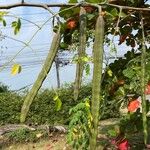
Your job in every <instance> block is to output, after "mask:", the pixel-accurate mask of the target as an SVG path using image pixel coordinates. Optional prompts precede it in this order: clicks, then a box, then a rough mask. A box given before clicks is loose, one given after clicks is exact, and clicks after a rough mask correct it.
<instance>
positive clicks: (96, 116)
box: [90, 15, 104, 150]
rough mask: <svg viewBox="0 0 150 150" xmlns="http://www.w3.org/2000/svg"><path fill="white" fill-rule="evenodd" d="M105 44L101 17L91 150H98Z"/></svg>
mask: <svg viewBox="0 0 150 150" xmlns="http://www.w3.org/2000/svg"><path fill="white" fill-rule="evenodd" d="M103 42H104V19H103V16H101V15H99V17H98V18H97V22H96V28H95V41H94V47H93V63H94V69H93V82H92V103H91V114H92V119H93V120H92V127H91V135H90V150H96V139H97V134H98V121H99V108H100V100H101V96H100V94H101V80H102V67H103V51H104V50H103Z"/></svg>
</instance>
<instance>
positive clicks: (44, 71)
mask: <svg viewBox="0 0 150 150" xmlns="http://www.w3.org/2000/svg"><path fill="white" fill-rule="evenodd" d="M60 36H61V35H60V29H58V31H57V33H56V34H55V35H54V37H53V40H52V43H51V47H50V50H49V53H48V55H47V57H46V60H45V63H44V65H43V67H42V70H41V72H40V73H39V75H38V77H37V79H36V81H35V82H34V84H33V87H32V88H31V90H30V91H29V93H28V94H27V96H26V98H25V100H24V103H23V106H22V109H21V116H20V122H24V121H25V119H26V116H27V113H28V111H29V108H30V105H31V103H32V101H33V100H34V98H35V96H36V95H37V93H38V91H39V89H40V87H41V86H42V83H43V82H44V80H45V78H46V77H47V75H48V73H49V71H50V69H51V67H52V64H53V62H54V58H55V56H56V54H57V51H58V48H59V43H60Z"/></svg>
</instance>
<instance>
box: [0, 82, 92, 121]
mask: <svg viewBox="0 0 150 150" xmlns="http://www.w3.org/2000/svg"><path fill="white" fill-rule="evenodd" d="M55 92H57V93H58V96H59V98H60V99H61V101H62V108H61V110H60V111H56V110H55V101H54V100H53V98H54V96H55V95H56V93H55ZM24 95H26V94H24ZM24 95H19V94H17V93H12V92H7V93H0V124H8V123H19V117H20V111H21V107H22V104H23V100H24ZM88 95H91V86H90V85H85V86H83V87H82V88H81V93H80V95H79V99H84V98H85V97H87V96H88ZM79 102H80V101H74V100H73V86H72V85H68V86H65V87H62V88H60V89H57V90H56V91H54V90H48V89H45V90H41V91H39V93H38V95H37V96H36V98H35V100H34V101H33V103H32V105H31V108H30V111H29V113H28V116H27V119H26V123H27V124H35V123H36V124H68V122H69V109H70V108H72V107H73V106H75V105H76V104H77V103H79Z"/></svg>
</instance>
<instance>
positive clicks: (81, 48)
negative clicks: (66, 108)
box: [74, 7, 86, 100]
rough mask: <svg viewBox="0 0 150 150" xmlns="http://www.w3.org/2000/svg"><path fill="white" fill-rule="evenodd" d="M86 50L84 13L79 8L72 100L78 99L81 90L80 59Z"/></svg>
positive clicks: (81, 62) (81, 65)
mask: <svg viewBox="0 0 150 150" xmlns="http://www.w3.org/2000/svg"><path fill="white" fill-rule="evenodd" d="M85 50H86V11H85V9H84V8H83V7H81V8H80V37H79V49H78V58H79V59H78V63H77V65H76V77H75V85H74V100H77V99H78V95H79V90H80V88H81V82H82V75H83V70H84V62H83V60H82V58H83V57H84V56H85Z"/></svg>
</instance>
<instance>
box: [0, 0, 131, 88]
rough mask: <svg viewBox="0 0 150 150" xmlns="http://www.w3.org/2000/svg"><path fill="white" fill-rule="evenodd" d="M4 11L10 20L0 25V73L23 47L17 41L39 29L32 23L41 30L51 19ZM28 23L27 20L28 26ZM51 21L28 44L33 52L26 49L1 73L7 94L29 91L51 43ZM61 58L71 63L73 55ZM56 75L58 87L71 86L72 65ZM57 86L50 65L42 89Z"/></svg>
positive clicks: (36, 11) (23, 10)
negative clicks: (16, 67)
mask: <svg viewBox="0 0 150 150" xmlns="http://www.w3.org/2000/svg"><path fill="white" fill-rule="evenodd" d="M15 2H19V0H13V1H10V0H1V1H0V5H2V4H8V3H15ZM26 2H30V0H26ZM32 2H36V3H38V2H40V3H48V2H50V3H66V2H67V0H32ZM52 10H53V11H54V12H57V11H58V10H59V8H53V9H52ZM7 11H8V12H9V13H8V14H9V16H7V17H5V19H6V21H7V27H5V28H4V27H3V26H2V24H0V33H1V34H2V35H6V37H5V39H2V38H1V36H0V40H1V41H0V69H1V67H2V66H3V64H5V63H6V62H8V61H10V60H11V59H12V58H13V57H14V56H15V55H16V53H18V51H20V50H21V48H22V47H23V46H24V44H23V43H22V42H20V41H23V42H25V43H27V42H28V41H29V40H30V39H31V37H32V36H33V34H34V33H35V32H36V31H37V30H38V27H37V26H36V25H35V24H33V23H31V22H34V23H36V24H38V25H39V26H41V25H42V24H43V22H45V21H46V20H47V19H49V18H51V15H50V14H49V13H48V12H47V11H46V10H44V9H42V8H33V7H19V8H13V9H10V10H7ZM15 17H20V18H21V22H22V27H21V30H20V32H19V34H17V35H14V33H13V29H12V28H11V22H12V21H14V20H16V18H15ZM27 20H30V22H28V21H27ZM51 21H52V20H50V21H49V22H48V23H47V24H46V25H45V26H44V27H43V28H42V29H41V30H40V31H38V33H37V34H36V36H35V37H34V38H33V40H32V41H31V42H30V46H31V47H32V49H31V48H29V47H27V48H25V49H24V50H23V51H21V53H19V54H18V55H17V57H15V59H13V61H12V62H11V63H9V65H7V67H6V68H5V69H4V70H2V71H1V72H0V82H1V83H4V84H5V85H7V86H9V88H10V90H19V89H21V88H23V87H26V86H29V85H30V86H29V87H31V86H32V84H33V83H34V81H35V80H36V78H37V76H38V74H39V72H40V70H41V67H42V64H43V62H44V60H45V58H46V55H47V53H48V51H49V48H50V44H51V40H52V37H53V35H54V33H53V27H52V22H51ZM105 49H106V53H107V55H109V56H111V55H112V56H114V55H115V54H114V53H113V52H109V50H108V49H107V48H105ZM119 49H121V50H122V49H123V50H124V51H127V50H128V49H127V48H126V47H125V46H122V47H121V48H119ZM91 51H92V50H91V48H89V49H88V52H90V53H91ZM118 52H119V53H118V55H119V56H121V55H122V54H123V53H124V52H123V51H118ZM61 57H62V56H61ZM63 57H65V58H66V59H69V60H70V59H71V58H72V57H73V55H72V54H70V55H67V56H63ZM14 63H18V64H20V65H21V66H22V71H21V73H20V74H17V75H16V76H12V75H11V67H12V65H13V64H14ZM91 68H92V67H91ZM59 72H60V79H61V84H64V83H70V82H73V81H74V78H75V64H70V65H68V66H65V67H61V68H60V70H59ZM91 74H92V69H91ZM90 80H91V76H88V77H87V76H84V81H85V82H88V81H90ZM56 85H57V81H56V70H55V65H53V66H52V68H51V71H50V73H49V75H48V77H47V79H46V80H45V82H44V83H43V88H55V87H56Z"/></svg>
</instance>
